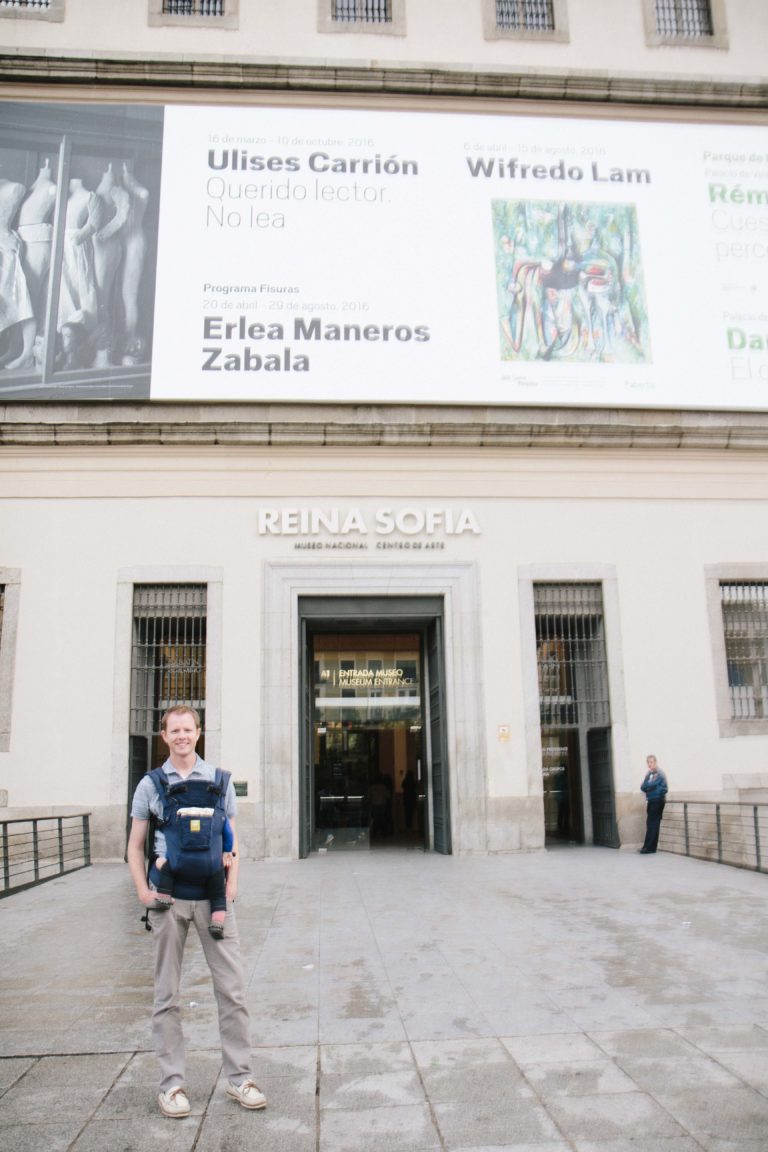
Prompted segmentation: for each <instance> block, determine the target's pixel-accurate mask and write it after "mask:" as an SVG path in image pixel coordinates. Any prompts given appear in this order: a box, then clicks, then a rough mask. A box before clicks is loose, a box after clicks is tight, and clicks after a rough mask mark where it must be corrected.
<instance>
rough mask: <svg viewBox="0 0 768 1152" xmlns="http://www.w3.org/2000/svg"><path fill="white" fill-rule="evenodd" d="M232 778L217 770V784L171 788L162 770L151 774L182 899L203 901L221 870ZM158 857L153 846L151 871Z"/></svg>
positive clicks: (180, 784)
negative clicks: (209, 881)
mask: <svg viewBox="0 0 768 1152" xmlns="http://www.w3.org/2000/svg"><path fill="white" fill-rule="evenodd" d="M230 775H231V774H230V773H229V772H223V771H222V769H221V768H217V769H216V778H215V779H214V780H199V779H197V780H178V781H176V783H174V784H171V783H170V781H169V780H168V777H167V776H166V774H165V772H164V771H163V769H162V768H154V769H153V770H152V771H151V772H150V773H149V778H150V779H151V781H152V783H153V784H154V785H155V788H156V789H157V792H158V795H159V796H160V799H161V801H162V804H163V818H162V820H161V821H158V828H159V829H160V831H161V832H162V833H163V835H164V836H165V844H166V857H167V859H168V865H169V867H170V869H171V871H172V872H173V876H174V892H175V894H176V895H177V896H180V897H181V898H182V899H187V900H198V899H200V898H201V897H200V891H201V885H203V884H204V883H205V881H206V880H207V879H208V877H209V876H211V875H213V873H214V872H217V871H218V870H219V868H221V856H222V852H223V851H224V841H223V829H224V821H225V819H226V810H225V803H226V795H227V788H228V786H229V779H230ZM154 856H155V852H154V845H152V847H151V854H150V871H151V865H152V863H153V862H154Z"/></svg>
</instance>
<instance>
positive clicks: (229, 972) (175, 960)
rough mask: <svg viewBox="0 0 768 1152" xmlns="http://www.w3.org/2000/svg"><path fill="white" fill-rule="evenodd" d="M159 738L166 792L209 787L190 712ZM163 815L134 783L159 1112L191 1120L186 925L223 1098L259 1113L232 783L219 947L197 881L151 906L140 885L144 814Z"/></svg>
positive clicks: (143, 784)
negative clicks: (213, 1016) (214, 1022)
mask: <svg viewBox="0 0 768 1152" xmlns="http://www.w3.org/2000/svg"><path fill="white" fill-rule="evenodd" d="M161 735H162V739H163V741H164V742H165V744H166V745H167V747H168V749H169V753H170V755H169V757H168V759H167V760H166V762H165V764H164V765H163V772H164V773H165V776H166V778H167V781H168V783H169V784H170V785H182V784H183V783H184V782H186V781H195V780H197V781H201V780H202V781H204V782H210V783H213V782H214V781H215V779H216V771H215V769H214V768H213V767H212V766H211V765H210V764H206V763H205V761H204V760H201V759H200V757H199V756H198V755H197V752H196V747H197V741H198V740H199V738H200V717H199V715H198V714H197V712H196V711H195V710H194V709H193V708H188V707H186V706H185V705H178V706H176V707H174V708H170V709H169V710H168V711H167V712H166V713H165V715H164V716H163V718H162V722H161ZM163 807H164V806H163V801H162V799H161V797H160V794H159V792H158V790H157V788H156V787H155V785H154V783H153V781H152V779H151V778H150V776H149V775H147V776H145V777H144V778H143V779H142V780H141V781H140V782H139V786H138V788H137V789H136V792H135V794H134V797H133V804H132V806H131V817H132V820H131V831H130V835H129V838H128V853H127V859H128V867H129V869H130V873H131V877H132V879H133V882H134V884H135V886H136V894H137V895H138V897H139V900H140V901H141V903H142V904H143V905H144V907H145V908H147V909H148V910H149V911H148V918H149V924H150V926H151V928H152V935H153V939H154V944H155V997H154V1006H153V1010H152V1040H153V1044H154V1048H155V1054H156V1056H157V1059H158V1063H159V1065H160V1091H159V1095H158V1103H159V1105H160V1111H161V1112H162V1113H163V1115H165V1116H171V1117H174V1118H181V1117H184V1116H188V1115H189V1113H190V1104H189V1098H188V1096H187V1092H186V1087H185V1068H184V1036H183V1033H182V1027H181V1010H180V1006H179V985H180V982H181V964H182V958H183V954H184V945H185V943H186V940H187V933H188V931H189V927H190V924H194V926H195V930H196V931H197V934H198V936H199V938H200V943H201V945H202V948H203V952H204V954H205V959H206V962H207V964H208V968H209V970H210V973H211V978H212V980H213V988H214V993H215V995H216V1004H217V1007H218V1013H219V1035H220V1039H221V1053H222V1058H223V1068H224V1075H225V1076H226V1078H227V1088H226V1092H227V1095H228V1096H229V1097H231V1098H232V1099H233V1100H236V1101H237V1102H238V1104H240V1105H242V1107H243V1108H248V1109H258V1108H264V1107H265V1106H266V1103H267V1101H266V1099H265V1097H264V1095H263V1093H262V1092H261V1091H260V1089H259V1088H258V1086H257V1085H256V1083H255V1082H254V1080H253V1077H252V1073H251V1030H250V1019H249V1016H248V1008H247V1005H246V997H245V981H244V979H243V970H242V964H241V961H240V939H239V936H238V933H237V924H236V922H235V913H234V908H233V906H232V902H233V901H234V899H235V895H236V892H237V872H238V864H239V857H238V855H237V848H238V845H237V829H236V823H235V816H236V813H237V801H236V798H235V790H234V787H233V785H232V781H231V780H229V783H228V787H227V791H226V795H225V799H224V807H225V812H226V816H227V819H228V820H229V823H230V826H231V828H232V835H233V845H232V856H233V860H232V864H231V866H230V868H229V872H228V875H227V884H226V896H227V912H226V918H225V923H224V933H223V936H222V938H221V939H214V938H213V937H212V936H211V935H210V934H209V932H208V926H209V924H210V922H211V908H210V901H208V900H207V899H205V888H204V885H203V886H201V885H200V882H199V881H194V880H192V881H191V882H190V881H188V880H187V879H185V877H184V875H183V871H182V874H181V875H180V877H179V880H180V881H181V883H180V884H179V886H178V888H177V891H178V892H179V895H178V896H176V898H175V899H174V900H173V901H172V902H171V903H170V904H168V903H165V904H163V903H161V902H160V901H158V899H157V892H156V890H155V889H154V887H153V886H151V873H150V882H148V881H147V877H146V873H145V860H144V844H145V840H146V835H147V828H148V825H149V819H150V815H151V814H152V815H154V816H155V817H156V818H157V819H158V820H162V817H163ZM154 850H155V852H156V853H158V855H164V854H165V850H166V840H165V835H164V833H163V832H162V830H158V832H157V835H156V838H155V844H154ZM198 887H199V888H200V890H199V891H198V890H197V888H198Z"/></svg>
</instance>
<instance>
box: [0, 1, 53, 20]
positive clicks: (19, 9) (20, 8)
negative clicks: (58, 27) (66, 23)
mask: <svg viewBox="0 0 768 1152" xmlns="http://www.w3.org/2000/svg"><path fill="white" fill-rule="evenodd" d="M1 16H10V17H18V18H19V19H25V18H30V17H35V18H37V19H38V20H58V21H61V20H63V19H64V0H0V17H1Z"/></svg>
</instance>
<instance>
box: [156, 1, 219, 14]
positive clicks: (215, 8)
mask: <svg viewBox="0 0 768 1152" xmlns="http://www.w3.org/2000/svg"><path fill="white" fill-rule="evenodd" d="M163 12H164V13H165V15H166V16H223V15H224V0H163Z"/></svg>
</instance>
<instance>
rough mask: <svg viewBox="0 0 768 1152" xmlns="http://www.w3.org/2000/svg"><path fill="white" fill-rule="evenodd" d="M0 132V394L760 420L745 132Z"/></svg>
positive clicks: (211, 123) (229, 122) (422, 116)
mask: <svg viewBox="0 0 768 1152" xmlns="http://www.w3.org/2000/svg"><path fill="white" fill-rule="evenodd" d="M0 115H1V116H2V130H1V131H0V164H1V165H2V166H1V167H0V177H1V178H2V179H0V208H3V207H4V208H5V211H4V212H3V219H2V221H0V224H2V225H3V226H4V228H5V235H6V239H5V241H3V242H2V245H0V257H2V268H1V269H0V271H1V272H2V279H1V280H0V293H1V294H2V306H1V309H0V363H2V364H3V365H4V367H2V368H0V400H14V399H24V400H28V399H29V398H31V397H35V398H38V399H63V398H85V397H87V398H91V399H101V398H103V399H113V398H117V397H132V398H140V399H141V398H150V399H162V400H200V401H208V400H216V401H221V400H240V401H243V400H256V401H260V400H264V401H278V400H280V401H301V402H311V401H325V402H328V401H330V402H354V403H370V402H385V401H386V402H395V403H396V402H399V401H402V402H408V403H429V404H436V403H451V404H455V403H466V402H471V403H478V402H479V403H489V404H515V403H521V404H526V405H531V404H545V405H549V404H557V405H562V404H565V405H571V404H575V405H579V404H584V405H590V406H595V405H597V406H600V405H607V406H611V407H633V406H642V407H675V408H680V407H682V408H706V409H713V408H731V409H734V408H742V409H750V408H752V409H761V408H768V129H766V128H764V127H755V126H746V125H724V124H718V125H702V124H701V123H697V124H676V123H670V122H668V121H665V122H663V123H650V122H637V121H631V122H630V121H627V122H623V121H617V120H615V119H613V120H596V119H589V120H577V119H572V118H569V119H557V118H551V117H543V116H537V117H521V116H515V115H487V114H485V115H469V114H466V115H456V114H453V113H450V114H448V113H436V112H412V111H411V112H392V111H380V112H373V111H353V110H341V109H339V110H328V109H306V110H302V109H296V108H290V109H287V108H286V109H276V108H273V107H265V108H253V107H250V108H232V107H221V106H219V107H198V106H196V107H185V106H178V105H175V106H169V107H167V108H165V109H164V110H162V109H157V108H154V109H142V108H137V107H136V106H130V107H126V108H124V109H120V108H116V107H114V106H112V107H109V108H106V107H105V108H101V109H100V108H95V107H94V106H87V107H86V106H83V107H76V106H70V107H66V106H60V105H59V106H56V107H55V108H54V106H46V105H39V104H38V105H28V106H25V105H10V104H6V105H5V106H3V107H2V113H1V114H0Z"/></svg>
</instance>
